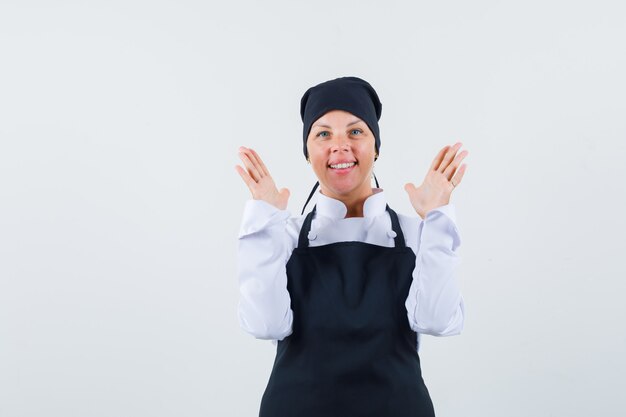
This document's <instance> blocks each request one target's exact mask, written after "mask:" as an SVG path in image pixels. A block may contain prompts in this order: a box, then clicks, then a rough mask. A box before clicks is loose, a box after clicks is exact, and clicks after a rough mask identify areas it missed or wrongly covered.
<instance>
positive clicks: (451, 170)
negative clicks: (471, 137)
mask: <svg viewBox="0 0 626 417" xmlns="http://www.w3.org/2000/svg"><path fill="white" fill-rule="evenodd" d="M468 153H469V151H467V150H464V151H463V152H461V153H459V154H458V155H457V156H456V157H455V158H454V160H453V161H452V163H451V164H450V165H448V167H447V168H446V169H445V170H444V171H443V175H444V177H446V178H447V179H448V180H450V178H452V176H453V175H454V171H455V170H456V167H458V166H459V164H460V163H461V161H462V160H463V159H464V158H465V157H466V156H467V154H468Z"/></svg>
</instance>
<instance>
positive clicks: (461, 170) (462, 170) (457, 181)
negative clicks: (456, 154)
mask: <svg viewBox="0 0 626 417" xmlns="http://www.w3.org/2000/svg"><path fill="white" fill-rule="evenodd" d="M466 168H467V164H463V165H461V167H460V168H459V170H458V171H457V172H456V174H455V175H454V178H452V179H453V180H454V184H455V186H454V187H455V188H456V187H458V185H459V184H460V183H461V181H462V180H463V175H465V169H466Z"/></svg>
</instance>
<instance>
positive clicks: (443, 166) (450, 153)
mask: <svg viewBox="0 0 626 417" xmlns="http://www.w3.org/2000/svg"><path fill="white" fill-rule="evenodd" d="M461 145H462V144H461V142H457V143H455V144H454V146H452V147H451V148H450V149H448V152H446V155H445V156H444V157H443V161H442V162H441V165H439V167H438V168H437V171H439V172H441V173H443V171H444V170H445V169H446V168H447V167H448V165H449V164H450V161H451V160H452V158H453V157H454V154H456V151H457V150H458V149H459V148H460V147H461Z"/></svg>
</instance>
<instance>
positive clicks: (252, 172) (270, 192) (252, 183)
mask: <svg viewBox="0 0 626 417" xmlns="http://www.w3.org/2000/svg"><path fill="white" fill-rule="evenodd" d="M239 158H240V159H241V160H242V161H243V163H244V165H245V166H246V168H247V170H245V169H243V168H242V167H241V166H239V165H235V170H236V171H237V172H238V173H239V175H240V176H241V178H242V179H243V181H244V182H245V183H246V185H247V186H248V188H249V189H250V193H251V194H252V198H253V199H255V200H263V201H265V202H267V203H269V204H271V205H273V206H274V207H276V208H278V209H280V210H285V209H286V208H287V202H288V201H289V195H290V192H289V190H288V189H287V188H281V189H280V190H278V188H277V187H276V184H275V183H274V179H273V178H272V176H271V175H270V173H269V170H268V169H267V167H266V166H265V164H264V163H263V161H262V160H261V157H260V156H259V155H258V154H257V153H256V151H254V149H252V148H246V147H245V146H241V147H239Z"/></svg>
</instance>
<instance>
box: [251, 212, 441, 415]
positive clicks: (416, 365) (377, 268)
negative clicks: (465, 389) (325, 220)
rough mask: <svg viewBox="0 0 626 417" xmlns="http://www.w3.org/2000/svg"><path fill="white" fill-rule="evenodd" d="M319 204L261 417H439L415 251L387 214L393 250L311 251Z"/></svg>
mask: <svg viewBox="0 0 626 417" xmlns="http://www.w3.org/2000/svg"><path fill="white" fill-rule="evenodd" d="M315 209H316V207H313V210H312V211H311V212H310V213H309V214H308V215H307V217H306V218H305V220H304V223H303V225H302V229H301V230H300V235H299V239H298V247H296V248H295V249H294V250H293V252H292V254H291V257H290V258H289V260H288V262H287V265H286V270H287V278H288V279H287V289H288V291H289V294H290V297H291V308H292V310H293V327H292V329H293V332H292V333H291V334H290V335H289V336H287V337H286V338H284V339H283V340H280V341H278V344H277V348H276V358H275V360H274V366H273V368H272V372H271V374H270V377H269V381H268V384H267V387H266V389H265V392H264V393H263V397H262V400H261V406H260V412H259V417H335V416H336V417H365V416H372V417H374V416H375V417H387V416H389V417H391V416H393V417H433V416H434V415H435V413H434V410H433V404H432V401H431V398H430V395H429V393H428V389H427V388H426V385H425V384H424V381H423V379H422V374H421V368H420V358H419V355H418V352H417V350H416V340H417V334H416V333H415V332H414V331H413V330H412V329H411V327H410V325H409V321H408V318H407V315H406V307H405V301H406V298H407V296H408V293H409V287H410V286H411V283H412V280H413V269H414V268H415V259H416V257H415V254H414V253H413V250H412V249H411V248H410V247H408V246H406V245H405V241H404V235H403V233H402V229H401V228H400V223H399V222H398V216H397V214H396V212H395V211H394V210H392V209H391V208H390V207H389V205H387V207H386V210H387V211H388V212H389V215H390V217H391V223H392V227H393V230H394V231H395V232H396V237H395V238H394V240H395V247H385V246H379V245H374V244H370V243H365V242H356V241H352V242H336V243H331V244H327V245H322V246H314V247H310V246H309V240H308V234H309V231H310V229H311V221H312V219H313V216H314V213H315Z"/></svg>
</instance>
